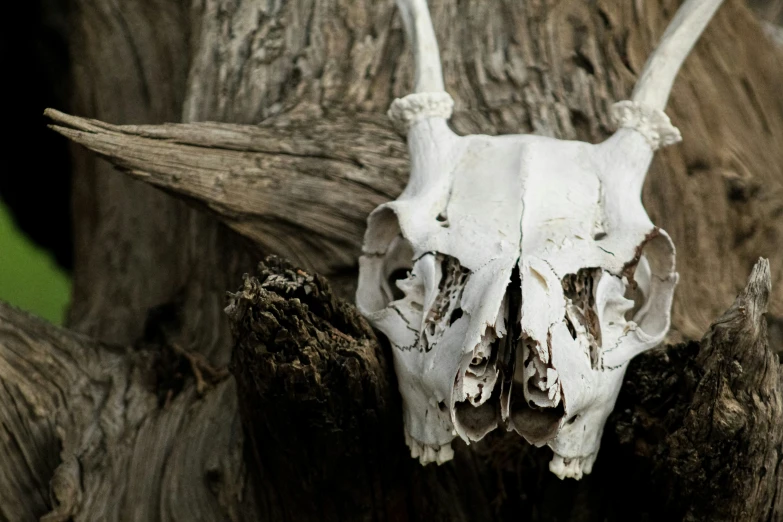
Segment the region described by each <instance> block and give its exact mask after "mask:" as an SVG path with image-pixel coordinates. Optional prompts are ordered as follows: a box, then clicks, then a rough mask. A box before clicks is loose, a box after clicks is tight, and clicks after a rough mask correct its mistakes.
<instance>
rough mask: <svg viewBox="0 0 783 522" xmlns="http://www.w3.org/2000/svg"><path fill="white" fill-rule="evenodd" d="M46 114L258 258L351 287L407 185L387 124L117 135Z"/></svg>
mask: <svg viewBox="0 0 783 522" xmlns="http://www.w3.org/2000/svg"><path fill="white" fill-rule="evenodd" d="M46 114H47V115H48V116H49V117H50V118H51V119H52V120H53V122H54V124H53V125H52V128H53V129H54V130H56V131H57V132H59V133H61V134H63V135H65V136H67V137H68V138H70V139H72V140H73V141H75V142H76V143H80V144H82V145H85V146H86V147H88V148H90V149H91V150H93V151H95V152H97V153H99V154H101V155H102V156H104V157H107V158H109V159H110V161H112V162H113V163H114V164H115V165H116V166H117V167H119V168H120V169H122V170H123V171H125V172H127V173H128V174H130V175H131V176H132V177H134V178H136V179H141V180H143V181H147V182H149V183H151V184H152V185H155V186H157V187H160V188H162V189H164V190H166V191H168V192H170V193H173V194H177V195H180V196H182V197H185V198H187V199H188V200H190V201H192V202H194V203H196V204H197V205H199V206H200V207H202V208H203V207H206V210H209V211H211V212H212V213H214V214H215V215H217V216H218V217H219V218H220V219H221V220H222V221H223V222H224V223H226V224H227V225H228V226H229V227H231V228H233V229H234V230H236V231H237V232H239V233H240V234H242V235H243V236H245V237H246V238H247V239H249V240H250V241H251V243H252V244H253V245H255V246H256V248H257V250H258V251H260V252H276V253H279V254H280V255H284V256H285V257H287V258H288V259H291V260H292V261H293V262H295V263H297V264H299V265H301V266H304V267H305V268H307V269H310V270H314V271H318V272H319V273H323V274H325V275H328V276H332V275H335V276H338V275H340V274H345V273H348V274H350V275H351V280H350V282H351V285H353V284H354V281H355V279H356V277H355V271H356V263H357V261H356V260H357V259H358V257H359V254H360V252H361V240H362V235H363V233H364V228H365V223H366V219H367V215H368V214H369V213H370V212H371V211H372V209H374V208H375V207H376V206H378V205H380V204H381V203H384V202H386V201H388V200H390V199H393V198H394V197H396V196H397V195H399V193H400V192H401V191H402V189H403V187H404V184H405V179H406V178H407V172H406V166H405V161H406V158H407V152H406V151H405V147H404V144H403V142H402V140H401V139H400V137H399V136H397V135H396V134H395V133H394V132H393V130H392V128H391V125H390V124H389V123H388V121H387V118H385V117H384V116H383V115H380V114H377V115H376V114H368V115H360V116H350V115H345V114H341V115H331V116H329V117H324V118H320V119H318V120H317V121H311V120H309V119H305V120H291V119H287V118H282V117H280V118H273V119H271V120H269V121H267V122H266V123H265V124H264V125H263V126H248V125H244V126H243V125H232V124H221V123H191V124H176V125H174V124H170V125H163V126H141V125H135V126H115V125H109V124H106V123H102V122H99V121H93V120H85V119H83V118H77V117H73V116H68V115H65V114H62V113H59V112H56V111H52V110H49V111H47V113H46ZM352 293H353V292H351V294H352ZM347 296H348V294H345V297H347Z"/></svg>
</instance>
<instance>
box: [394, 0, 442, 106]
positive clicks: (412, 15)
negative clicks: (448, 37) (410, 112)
mask: <svg viewBox="0 0 783 522" xmlns="http://www.w3.org/2000/svg"><path fill="white" fill-rule="evenodd" d="M397 7H398V8H399V10H400V13H401V14H402V21H403V25H405V32H406V33H407V35H408V40H410V43H411V47H413V57H414V62H415V66H416V84H415V86H414V88H413V92H443V91H444V90H445V88H444V86H443V70H442V69H441V64H440V52H439V51H438V41H437V40H436V39H435V30H434V29H433V27H432V19H431V18H430V11H429V9H428V7H427V0H397Z"/></svg>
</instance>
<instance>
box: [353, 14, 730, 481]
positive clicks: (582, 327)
mask: <svg viewBox="0 0 783 522" xmlns="http://www.w3.org/2000/svg"><path fill="white" fill-rule="evenodd" d="M397 3H398V6H399V7H400V11H401V14H402V17H403V22H404V26H405V28H406V31H407V33H408V38H409V41H410V42H411V45H412V46H413V48H414V56H415V67H416V71H415V72H416V82H415V92H414V93H412V94H410V95H408V96H406V97H404V98H402V99H398V100H395V101H394V103H393V104H392V106H391V108H390V110H389V116H390V117H391V119H392V120H393V122H394V123H395V125H396V126H397V127H398V128H399V129H400V130H401V131H402V132H404V133H405V134H406V135H407V140H408V148H409V151H410V163H411V174H410V180H409V182H408V185H407V187H406V189H405V191H404V192H403V193H402V195H401V196H400V197H399V198H398V199H397V200H396V201H393V202H390V203H386V204H384V205H381V206H380V207H378V208H377V209H376V210H375V211H374V212H373V213H372V214H371V215H370V217H369V218H368V228H367V232H366V235H365V240H364V247H363V255H362V257H361V258H360V260H359V287H358V290H357V305H358V307H359V310H360V311H361V312H362V313H363V314H364V315H365V316H366V317H367V318H368V319H369V320H370V322H371V323H372V324H373V325H374V326H375V327H376V328H378V329H379V330H380V331H382V332H383V333H384V334H386V336H387V337H388V338H389V341H390V342H391V345H392V347H393V353H394V365H395V371H396V374H397V378H398V381H399V387H400V393H401V395H402V398H403V415H404V425H405V432H406V433H405V440H406V443H407V445H408V447H409V448H410V450H411V454H412V456H413V457H415V458H418V459H419V460H420V461H421V463H422V464H427V463H429V462H437V463H442V462H444V461H447V460H449V459H450V458H451V457H452V455H453V451H452V448H451V442H452V441H453V439H455V438H456V437H460V438H461V439H463V440H464V441H465V442H467V443H470V442H473V441H477V440H479V439H481V438H482V437H484V436H485V435H486V434H487V433H488V432H490V431H491V430H493V429H496V428H502V429H507V430H514V431H516V432H517V433H519V434H520V435H521V436H522V437H524V438H525V439H526V440H527V441H528V442H530V443H531V444H535V445H537V446H543V445H548V446H549V447H551V448H552V450H553V452H554V457H553V459H552V462H551V464H550V469H551V470H552V472H553V473H555V474H556V475H558V476H559V477H560V478H564V477H573V478H580V477H581V476H582V475H583V474H585V473H590V471H591V469H592V466H593V463H594V462H595V459H596V456H597V453H598V449H599V444H600V439H601V434H602V432H603V427H604V424H605V422H606V419H607V417H608V415H609V413H610V412H611V410H612V408H613V407H614V404H615V401H616V399H617V395H618V393H619V390H620V385H621V384H622V379H623V375H624V373H625V370H626V367H627V366H628V363H629V361H630V360H631V359H632V358H633V357H634V356H635V355H638V354H639V353H641V352H643V351H645V350H649V349H650V348H653V347H654V346H655V345H657V344H658V343H660V342H661V341H662V339H663V337H664V335H665V334H666V332H667V330H668V329H669V322H670V311H671V304H672V296H673V293H674V287H675V285H676V283H677V273H676V271H675V264H674V259H675V252H674V245H673V244H672V241H671V239H670V238H669V236H668V235H667V234H666V232H664V231H663V230H661V229H659V228H657V227H656V226H655V225H654V224H653V223H652V222H651V221H650V218H649V217H648V216H647V213H646V212H645V210H644V207H643V206H642V203H641V189H642V184H643V182H644V177H645V175H646V173H647V169H648V167H649V164H650V162H651V160H652V157H653V153H654V151H655V150H656V149H657V148H658V147H660V146H665V145H668V144H672V143H675V142H677V141H679V139H680V136H679V132H678V131H677V129H676V128H674V127H673V126H672V125H671V123H670V122H669V119H668V118H667V117H666V115H665V114H664V113H663V108H664V105H665V103H666V100H667V98H668V90H669V89H670V88H671V84H672V82H673V80H674V76H675V75H676V72H677V70H678V69H679V67H680V65H681V63H682V61H683V60H684V58H685V56H687V54H688V52H689V51H690V49H691V48H692V46H693V44H694V42H695V41H696V39H697V38H698V36H699V34H700V33H701V31H702V30H703V29H704V27H705V25H706V24H707V21H708V20H709V17H711V16H712V14H713V13H714V12H715V10H716V9H717V7H718V6H719V4H720V1H719V0H687V1H686V2H685V3H684V4H683V6H682V7H681V8H680V11H679V12H678V13H677V15H676V16H675V18H674V21H673V22H672V24H671V25H670V27H669V29H667V31H666V33H665V35H664V37H663V39H662V41H661V43H660V47H659V50H658V51H656V52H655V53H653V55H652V56H651V57H650V59H649V60H648V63H647V66H646V67H645V71H644V72H643V73H642V76H641V78H642V79H641V80H640V84H639V86H637V89H636V90H635V91H634V96H633V99H632V100H631V101H625V102H619V103H618V104H616V106H615V108H614V112H613V114H614V116H615V119H616V122H617V124H618V127H619V129H618V130H617V132H616V133H615V134H614V135H613V136H612V137H610V138H609V139H608V140H606V141H604V142H603V143H600V144H597V145H593V144H589V143H583V142H578V141H563V140H558V139H554V138H548V137H541V136H534V135H509V136H495V137H492V136H477V135H476V136H458V135H456V134H455V133H454V132H452V130H451V129H450V128H449V126H448V124H447V120H448V118H449V117H450V115H451V110H452V107H453V102H452V100H451V97H450V96H449V95H448V94H447V93H446V92H445V91H444V90H443V85H444V82H443V77H442V72H441V66H440V60H439V58H438V48H437V43H436V39H435V34H434V31H433V28H432V23H431V20H430V17H429V12H428V9H427V5H426V2H425V0H398V2H397Z"/></svg>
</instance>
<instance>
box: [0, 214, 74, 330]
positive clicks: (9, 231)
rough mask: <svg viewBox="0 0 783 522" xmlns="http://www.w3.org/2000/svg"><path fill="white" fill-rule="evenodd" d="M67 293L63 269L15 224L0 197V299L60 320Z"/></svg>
mask: <svg viewBox="0 0 783 522" xmlns="http://www.w3.org/2000/svg"><path fill="white" fill-rule="evenodd" d="M70 293H71V281H70V279H69V277H68V275H67V274H66V273H65V271H64V270H63V269H62V268H60V267H59V266H57V264H56V263H55V261H54V258H53V257H52V256H51V254H49V253H48V252H47V251H45V250H43V249H42V248H40V247H38V246H36V245H34V244H33V243H32V242H31V241H30V240H29V239H28V238H27V236H25V235H24V234H23V233H22V232H21V231H20V230H19V229H18V228H17V227H16V225H15V224H14V220H13V218H12V217H11V214H10V213H9V211H8V208H7V207H6V206H5V205H4V204H3V202H2V200H0V300H3V301H6V302H8V303H11V304H12V305H14V306H17V307H19V308H22V309H23V310H27V311H29V312H32V313H34V314H35V315H38V316H40V317H43V318H45V319H47V320H48V321H50V322H53V323H55V324H62V322H63V319H64V317H65V311H66V307H67V305H68V300H69V298H70Z"/></svg>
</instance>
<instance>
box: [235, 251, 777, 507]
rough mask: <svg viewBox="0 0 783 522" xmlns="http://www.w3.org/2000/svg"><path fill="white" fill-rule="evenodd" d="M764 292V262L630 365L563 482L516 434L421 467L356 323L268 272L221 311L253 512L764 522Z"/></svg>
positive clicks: (771, 490)
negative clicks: (699, 334)
mask: <svg viewBox="0 0 783 522" xmlns="http://www.w3.org/2000/svg"><path fill="white" fill-rule="evenodd" d="M769 291H770V279H769V264H768V262H767V261H765V260H762V261H760V262H759V263H758V264H757V265H756V267H755V269H754V271H753V274H752V275H751V277H750V280H749V282H748V284H747V286H746V288H745V290H743V292H742V293H741V294H740V295H739V296H738V297H737V300H736V301H735V303H734V304H733V305H732V306H731V307H730V308H729V310H728V311H727V312H726V313H725V314H724V315H723V316H722V317H721V318H720V319H718V320H717V321H715V323H714V324H713V326H712V327H711V329H710V331H709V332H708V333H707V334H706V335H705V336H704V338H703V339H702V340H701V342H699V343H696V342H691V343H686V344H680V345H676V346H667V347H663V348H659V349H657V350H654V351H652V352H650V353H649V354H645V355H642V356H640V357H639V358H638V359H637V360H635V361H634V362H633V363H632V366H631V368H630V369H629V372H628V375H627V377H626V382H625V384H624V389H623V392H622V394H621V397H620V399H619V402H618V408H617V411H616V412H615V414H614V415H613V416H612V417H611V419H610V421H609V424H608V425H607V430H606V435H605V437H604V441H603V446H602V449H601V453H600V455H599V459H598V464H597V466H596V468H595V470H594V473H593V474H592V475H589V476H587V477H585V478H584V479H583V480H582V481H580V482H578V483H577V482H574V481H565V482H564V481H560V480H558V479H557V478H555V477H554V476H553V475H552V474H551V473H550V472H549V471H548V469H547V461H548V459H549V458H550V457H551V453H550V452H549V451H548V450H546V449H541V450H535V449H533V448H531V447H530V446H528V445H526V444H525V443H524V442H523V441H522V440H521V439H520V438H519V437H518V436H516V435H503V434H495V435H493V436H491V437H489V438H488V439H487V440H485V441H482V442H481V443H480V444H478V445H477V448H475V449H471V448H466V447H465V446H464V445H462V444H458V448H457V460H456V461H455V462H451V463H448V464H446V465H444V466H442V467H440V468H437V467H435V466H434V465H430V466H428V467H426V468H422V467H420V466H419V465H418V464H417V463H415V461H413V460H412V459H410V458H409V457H408V456H407V455H408V451H407V449H406V448H404V447H403V445H402V438H403V437H402V424H401V420H400V419H401V415H400V405H399V399H398V397H397V395H396V394H395V393H394V392H393V389H392V387H393V386H395V384H394V379H393V375H392V374H391V372H390V369H389V368H388V364H387V363H386V362H385V361H387V360H389V359H388V358H389V355H388V354H385V353H384V351H383V348H382V347H381V346H380V345H379V344H378V342H377V341H376V340H375V337H374V336H373V334H372V332H371V331H370V330H369V328H368V327H367V325H366V323H365V322H364V321H363V320H362V319H361V318H360V317H359V316H358V315H357V313H356V310H355V309H354V308H353V307H352V306H349V305H347V304H346V303H343V302H340V301H339V300H336V299H335V298H334V296H333V295H332V293H331V290H330V288H329V286H328V284H327V283H326V282H325V281H324V280H323V279H322V278H320V277H319V276H317V275H310V274H308V273H306V272H304V271H301V270H297V269H295V268H293V267H292V266H291V265H288V264H287V263H284V262H281V261H280V260H278V259H270V260H267V262H266V263H265V264H263V265H262V266H261V267H260V269H259V272H258V275H257V276H254V277H249V278H247V279H246V280H245V284H244V287H243V288H242V290H240V291H239V292H238V293H236V294H234V296H233V298H232V304H231V305H230V307H229V310H230V312H229V313H230V316H231V320H232V324H233V330H234V332H235V334H236V339H237V344H236V346H235V351H234V354H235V358H234V362H233V363H232V371H233V372H234V374H235V375H236V376H237V379H238V382H239V391H240V408H241V409H242V413H243V418H244V421H245V425H246V427H247V429H248V434H249V437H248V443H249V444H250V445H251V449H252V451H253V454H254V461H253V462H254V463H255V464H256V465H257V466H258V468H259V469H261V470H264V472H263V475H264V480H265V481H266V482H265V483H266V487H267V489H265V493H264V497H265V498H267V499H270V498H271V499H273V500H271V501H270V502H271V503H273V504H276V505H277V506H278V509H279V511H276V512H275V513H276V514H277V515H276V516H277V517H278V518H280V519H283V518H288V519H291V520H314V519H318V520H371V519H379V520H387V519H388V520H404V519H410V520H430V519H432V518H433V517H434V518H436V519H440V520H457V519H462V518H463V517H464V516H465V514H466V513H472V515H471V517H470V519H471V520H492V519H503V520H513V519H523V520H534V521H538V520H540V521H544V520H573V521H577V520H596V521H598V520H617V521H623V520H777V519H778V518H779V517H781V516H783V511H782V510H781V509H782V508H783V506H781V505H778V504H779V501H777V500H776V499H779V498H780V497H779V494H780V493H781V492H779V491H778V490H779V489H780V488H781V487H782V486H781V484H783V481H781V476H780V473H781V472H783V468H780V469H779V467H778V466H779V457H778V455H780V453H781V450H783V447H782V444H781V442H782V441H783V436H782V434H781V432H780V430H778V429H776V428H775V427H776V426H779V425H780V424H781V422H783V418H781V417H783V392H782V391H781V386H783V384H781V380H780V379H781V377H782V376H783V372H781V369H780V365H779V364H778V361H777V356H776V355H775V354H774V353H773V352H772V350H771V349H770V348H769V346H768V343H767V337H766V320H765V317H764V313H765V311H766V306H767V300H768V296H769ZM761 470H764V471H761ZM455 476H457V477H459V479H460V480H453V477H455ZM465 479H469V480H471V479H472V480H471V482H469V483H464V480H465ZM411 484H416V490H415V491H411V490H410V485H411ZM346 498H350V499H351V502H349V503H347V504H346V503H345V500H344V499H346ZM337 499H341V501H340V502H338V501H337ZM773 501H774V502H777V503H778V504H776V503H773ZM444 503H445V504H444ZM406 506H407V507H406ZM411 506H416V509H411ZM488 506H491V507H492V508H493V509H492V511H490V512H488V511H486V508H487V507H488ZM273 518H275V517H273Z"/></svg>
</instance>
